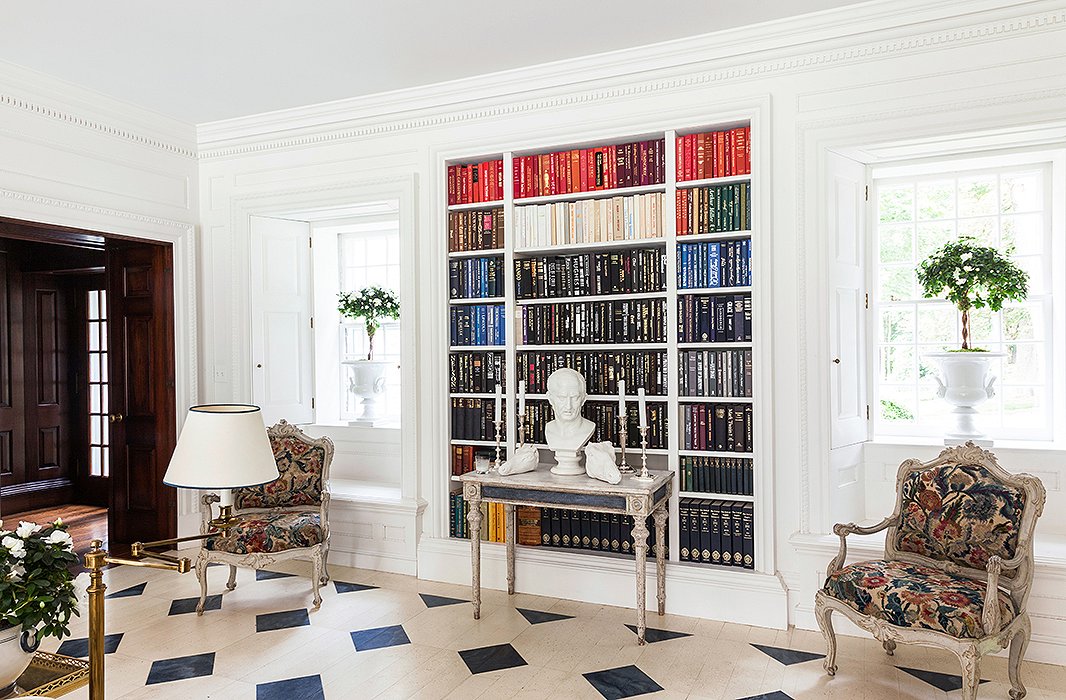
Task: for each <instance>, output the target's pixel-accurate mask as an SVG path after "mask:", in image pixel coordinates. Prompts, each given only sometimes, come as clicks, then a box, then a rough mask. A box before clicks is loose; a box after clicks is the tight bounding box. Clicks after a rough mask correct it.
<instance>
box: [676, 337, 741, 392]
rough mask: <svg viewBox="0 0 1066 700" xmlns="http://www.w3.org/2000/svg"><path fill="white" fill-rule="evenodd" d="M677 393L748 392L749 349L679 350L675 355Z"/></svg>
mask: <svg viewBox="0 0 1066 700" xmlns="http://www.w3.org/2000/svg"><path fill="white" fill-rule="evenodd" d="M678 368H679V370H680V372H679V375H678V392H679V393H680V394H681V396H683V397H684V396H724V397H737V398H747V397H750V396H751V350H750V349H747V348H741V349H736V350H682V351H681V354H680V357H679V359H678Z"/></svg>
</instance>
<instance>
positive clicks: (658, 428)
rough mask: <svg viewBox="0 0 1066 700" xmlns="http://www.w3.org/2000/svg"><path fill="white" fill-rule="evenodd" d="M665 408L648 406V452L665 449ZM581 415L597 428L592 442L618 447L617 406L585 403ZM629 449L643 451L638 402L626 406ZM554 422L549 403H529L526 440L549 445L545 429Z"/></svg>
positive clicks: (651, 403) (649, 403) (538, 401)
mask: <svg viewBox="0 0 1066 700" xmlns="http://www.w3.org/2000/svg"><path fill="white" fill-rule="evenodd" d="M666 414H667V410H666V404H665V403H663V402H659V401H649V402H648V417H647V420H648V448H649V449H662V448H665V447H666V429H667V420H666ZM581 415H583V416H585V418H588V419H589V420H590V421H592V422H593V423H595V424H596V430H595V432H594V433H593V434H592V439H591V440H590V442H602V441H605V440H606V441H607V442H610V443H612V444H615V445H617V444H618V437H619V434H618V427H619V426H618V402H617V401H586V402H585V405H584V406H583V407H582V409H581ZM626 415H627V421H626V425H627V428H626V447H640V431H639V430H638V429H637V426H638V425H639V424H640V409H639V407H638V405H637V402H636V401H629V402H627V403H626ZM553 418H555V413H554V411H552V408H551V406H550V405H549V404H548V402H547V401H543V400H539V399H531V400H529V401H527V402H526V421H525V426H526V428H525V429H526V440H528V441H530V442H533V443H536V444H538V445H543V444H546V442H547V441H546V440H545V439H544V426H545V425H547V423H548V421H550V420H552V419H553Z"/></svg>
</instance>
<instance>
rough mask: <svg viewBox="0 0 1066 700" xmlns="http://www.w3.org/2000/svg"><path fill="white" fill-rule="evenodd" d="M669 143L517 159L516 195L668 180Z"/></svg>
mask: <svg viewBox="0 0 1066 700" xmlns="http://www.w3.org/2000/svg"><path fill="white" fill-rule="evenodd" d="M665 145H666V144H665V142H664V141H663V139H658V140H654V141H635V142H633V143H623V144H618V145H614V146H600V147H598V148H580V149H574V150H570V151H557V152H555V153H545V154H542V155H536V156H516V157H515V159H514V168H513V171H514V172H513V178H514V196H515V198H516V199H517V198H520V197H541V196H549V195H556V194H570V193H572V192H596V191H599V190H610V189H615V188H618V187H637V186H639V185H655V184H659V183H661V182H663V181H664V180H665V179H666V168H665Z"/></svg>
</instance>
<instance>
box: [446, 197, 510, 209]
mask: <svg viewBox="0 0 1066 700" xmlns="http://www.w3.org/2000/svg"><path fill="white" fill-rule="evenodd" d="M503 205H504V201H503V200H502V199H499V200H496V201H494V202H467V203H466V204H449V205H448V211H469V210H471V209H474V210H477V209H499V208H500V207H502V206H503Z"/></svg>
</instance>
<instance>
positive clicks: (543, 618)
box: [515, 608, 574, 625]
mask: <svg viewBox="0 0 1066 700" xmlns="http://www.w3.org/2000/svg"><path fill="white" fill-rule="evenodd" d="M515 610H517V611H518V612H520V613H522V617H524V618H526V620H528V621H529V624H531V625H539V624H540V623H542V622H555V621H556V620H573V619H574V616H573V615H561V614H559V613H553V612H543V611H541V610H526V609H525V608H515Z"/></svg>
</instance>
